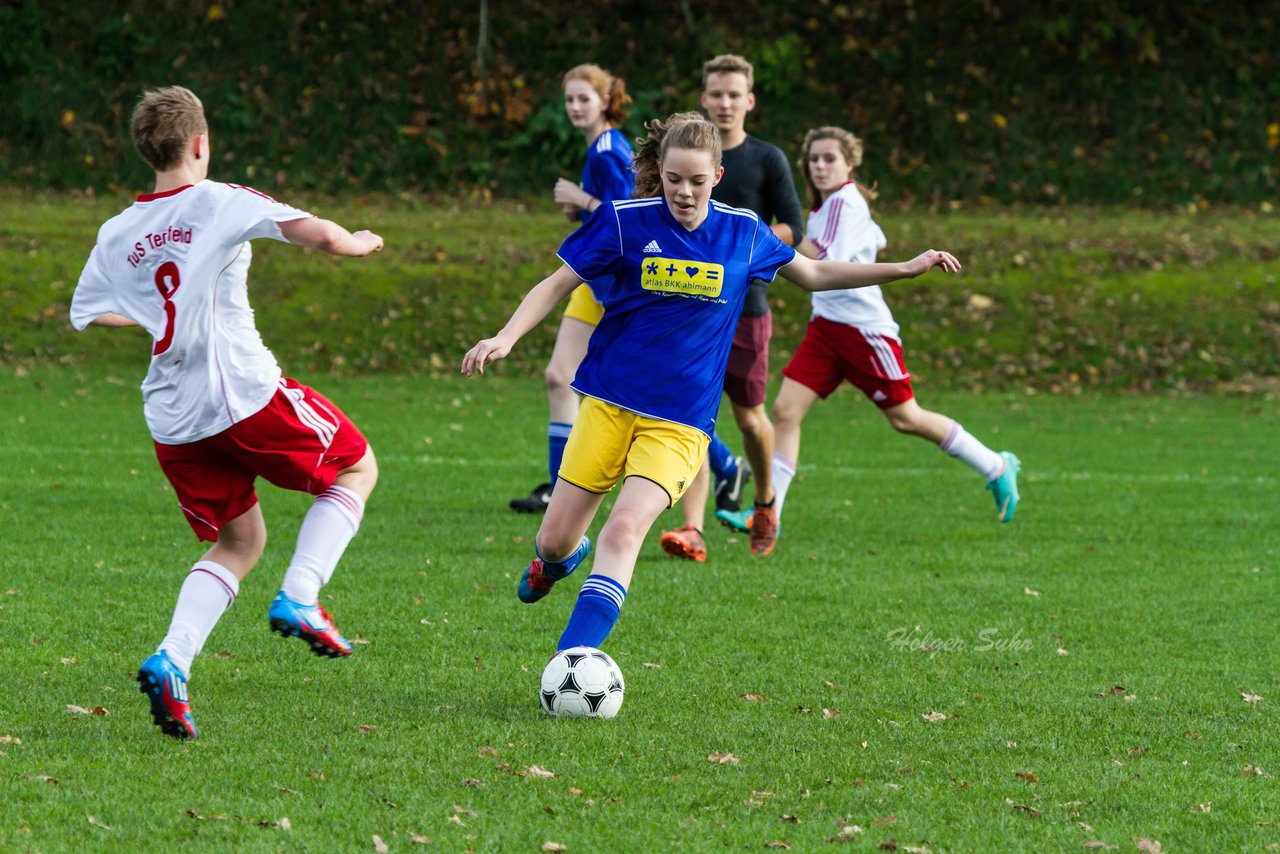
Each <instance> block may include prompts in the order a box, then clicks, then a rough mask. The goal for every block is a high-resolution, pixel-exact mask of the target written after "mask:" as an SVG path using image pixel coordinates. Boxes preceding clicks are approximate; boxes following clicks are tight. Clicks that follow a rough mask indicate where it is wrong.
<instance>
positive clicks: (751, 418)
mask: <svg viewBox="0 0 1280 854" xmlns="http://www.w3.org/2000/svg"><path fill="white" fill-rule="evenodd" d="M734 415H736V416H737V421H738V429H739V430H741V431H742V432H743V433H747V434H750V435H752V436H762V435H764V434H765V433H766V432H767V431H768V430H769V428H770V427H771V426H772V425H771V424H770V423H769V416H767V415H765V412H764V405H763V404H761V405H760V406H753V407H752V408H751V409H735V410H734Z"/></svg>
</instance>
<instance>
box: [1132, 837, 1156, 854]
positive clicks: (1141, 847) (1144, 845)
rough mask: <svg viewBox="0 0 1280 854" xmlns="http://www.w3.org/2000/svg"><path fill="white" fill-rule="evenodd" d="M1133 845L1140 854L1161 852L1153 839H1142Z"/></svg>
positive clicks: (1135, 841)
mask: <svg viewBox="0 0 1280 854" xmlns="http://www.w3.org/2000/svg"><path fill="white" fill-rule="evenodd" d="M1134 844H1135V845H1137V846H1138V851H1139V852H1140V854H1160V851H1161V848H1160V843H1159V842H1158V841H1156V840H1154V839H1147V838H1146V837H1143V838H1141V839H1137V840H1134Z"/></svg>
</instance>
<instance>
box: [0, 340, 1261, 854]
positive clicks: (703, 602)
mask: <svg viewBox="0 0 1280 854" xmlns="http://www.w3.org/2000/svg"><path fill="white" fill-rule="evenodd" d="M268 341H269V343H270V339H268ZM459 355H460V354H459ZM144 358H145V356H144V355H143V354H142V353H139V354H137V358H136V360H135V362H134V364H133V365H131V366H125V367H120V366H117V365H115V364H112V363H108V364H104V365H101V366H98V367H97V368H91V367H83V368H81V367H75V366H70V367H69V366H51V365H48V364H25V365H22V366H20V367H19V368H16V369H15V368H14V367H13V366H12V365H10V366H7V367H4V368H3V372H2V373H0V376H3V377H4V381H3V382H4V388H5V398H6V401H5V403H6V405H5V408H4V412H3V415H0V442H2V443H3V447H4V448H5V449H6V451H7V452H8V458H9V464H8V465H7V466H5V467H4V470H3V473H2V474H0V485H2V486H3V489H2V493H3V498H0V511H3V518H4V520H5V524H4V528H3V534H4V536H3V537H0V566H3V567H4V578H3V584H0V662H2V663H0V669H2V672H3V683H4V689H5V690H4V699H3V701H0V702H2V705H0V804H3V806H2V807H0V816H2V818H0V849H4V850H14V851H25V850H32V851H45V852H51V851H70V850H99V849H101V850H119V851H135V850H159V849H162V848H167V847H171V846H173V845H181V846H184V847H186V848H188V849H190V850H231V849H233V848H234V849H235V850H278V849H284V848H290V849H293V848H299V849H303V850H339V851H360V850H370V851H371V850H375V849H378V847H379V845H380V844H382V845H385V846H387V847H389V849H390V850H392V851H407V850H417V848H418V845H419V844H423V845H431V846H434V847H435V848H437V849H439V850H447V851H454V850H480V851H497V850H502V851H508V850H512V851H538V850H568V851H622V850H629V851H635V850H652V849H655V848H659V847H664V848H666V847H682V848H688V849H711V848H729V849H738V850H762V849H764V848H766V846H769V847H774V848H783V847H786V846H790V847H791V848H792V849H794V850H814V849H819V848H826V847H832V846H835V847H839V846H842V845H845V844H849V845H850V846H851V847H853V848H854V849H856V850H876V849H883V850H893V849H894V847H896V849H897V850H924V849H928V850H930V851H934V852H937V851H995V850H1024V851H1033V850H1034V851H1043V850H1064V851H1066V850H1085V849H1087V848H1090V847H1098V845H1099V844H1100V843H1106V844H1108V845H1109V846H1115V847H1117V848H1118V849H1119V850H1134V848H1135V845H1138V844H1139V843H1140V842H1141V840H1144V839H1145V840H1154V841H1156V842H1159V843H1160V844H1161V845H1162V846H1163V850H1165V851H1219V850H1247V851H1258V850H1266V849H1269V848H1274V847H1276V846H1277V845H1280V791H1278V790H1277V787H1276V784H1275V779H1276V775H1277V774H1280V763H1278V762H1277V761H1276V757H1277V755H1278V754H1277V753H1276V747H1275V746H1276V744H1277V743H1280V723H1278V722H1277V717H1276V714H1275V709H1276V705H1277V703H1278V702H1280V685H1278V684H1277V679H1276V662H1277V661H1280V640H1278V639H1277V636H1276V617H1275V603H1276V602H1277V601H1280V580H1278V575H1280V558H1278V556H1277V552H1278V550H1280V535H1278V534H1277V528H1276V524H1275V495H1276V491H1277V485H1278V478H1280V475H1278V474H1277V473H1278V472H1280V446H1278V445H1277V443H1276V442H1275V436H1276V434H1277V430H1278V429H1280V404H1277V403H1276V402H1275V401H1274V400H1262V399H1247V398H1240V397H1219V396H1204V397H1185V398H1167V397H1154V396H1126V395H1103V394H1083V395H1079V396H1075V397H1067V396H1049V395H1031V394H1027V393H1025V392H1022V391H1019V392H1017V393H999V394H997V393H988V394H981V395H978V394H969V393H958V392H950V393H945V394H943V393H938V394H931V393H930V390H929V387H928V386H927V385H924V386H921V387H920V388H919V392H920V395H921V400H922V403H924V405H926V406H928V407H930V408H935V409H938V410H941V411H943V412H946V413H948V414H951V415H953V416H955V417H957V418H959V419H960V420H962V421H963V422H964V423H965V424H966V426H967V427H968V428H969V429H970V430H971V431H972V432H974V433H975V434H976V435H978V436H980V437H985V438H988V439H990V440H991V441H992V443H993V444H995V445H997V446H999V447H1007V448H1010V449H1013V450H1016V451H1017V452H1018V453H1019V455H1020V456H1021V457H1022V460H1023V463H1024V478H1023V482H1022V493H1023V505H1022V508H1021V509H1020V510H1019V513H1018V518H1017V519H1016V520H1015V521H1014V522H1013V523H1012V524H1009V525H1005V526H1001V525H998V524H996V523H995V521H994V518H993V516H994V511H993V506H992V505H991V502H990V497H989V495H988V493H986V492H985V491H984V490H983V489H982V485H981V483H980V482H979V480H978V479H977V478H976V477H975V476H974V475H973V474H972V472H970V471H969V470H967V469H966V468H964V467H963V466H962V465H960V464H958V463H956V462H955V461H952V460H949V459H948V458H946V457H945V456H944V455H943V454H941V453H939V452H938V451H937V450H936V449H934V448H931V447H929V446H927V445H926V444H925V443H923V442H919V441H917V440H912V439H908V438H903V437H899V436H897V435H895V434H893V433H892V431H890V430H889V429H888V428H887V427H886V426H885V425H884V424H883V423H882V419H880V417H879V416H878V415H877V414H876V413H875V412H874V410H873V408H872V407H871V406H870V405H869V404H867V403H866V402H865V401H864V400H862V399H860V397H859V396H858V395H856V394H854V393H850V392H849V391H847V390H846V391H841V392H840V393H838V394H837V395H836V396H835V398H834V399H833V400H832V401H831V402H828V403H826V404H824V405H820V406H818V407H816V408H815V410H814V412H813V414H812V415H811V416H810V419H809V420H808V421H807V422H806V432H805V446H804V453H803V458H802V460H801V471H800V479H799V480H798V481H797V482H796V484H795V485H794V486H793V488H792V491H791V493H790V496H789V498H788V502H787V507H786V514H785V516H784V522H783V535H782V539H781V540H780V543H779V546H778V549H777V551H775V553H774V554H773V555H771V556H770V557H768V558H765V559H758V558H753V557H751V556H750V555H749V554H748V551H747V546H746V542H745V539H744V538H741V537H733V536H731V535H729V534H728V533H727V532H725V531H723V529H719V530H714V531H709V532H708V534H709V537H708V539H709V544H710V548H711V556H710V559H709V560H708V562H707V563H705V564H701V565H694V564H685V563H679V562H676V561H674V560H672V559H670V558H668V557H666V556H665V555H664V554H663V553H662V552H661V550H660V549H659V547H658V544H657V532H656V531H655V532H654V533H653V534H652V535H651V537H650V541H649V543H648V544H647V545H646V547H645V549H644V551H643V553H642V556H641V559H640V562H639V565H638V567H637V570H636V580H635V582H634V584H633V587H632V589H631V591H630V596H629V598H628V601H627V604H626V606H625V608H624V609H623V614H622V617H621V620H620V622H619V624H618V626H617V628H616V629H615V631H614V633H613V635H612V636H611V637H610V638H609V640H608V641H607V643H606V644H605V647H606V649H607V650H608V651H610V652H611V653H612V655H613V656H614V657H615V658H616V659H617V660H618V662H619V664H620V665H621V667H622V669H623V671H624V673H625V675H626V678H627V697H626V702H625V704H624V706H623V709H622V712H621V714H620V715H619V717H618V718H616V719H615V720H613V721H608V722H604V721H565V720H556V719H551V718H548V717H547V716H545V715H544V714H543V713H542V711H541V710H540V709H539V706H538V703H537V697H536V690H537V677H538V673H539V672H540V670H541V667H542V665H543V663H544V662H545V661H546V659H547V656H548V655H549V654H550V652H551V650H552V649H553V645H554V643H555V640H556V639H557V637H558V636H559V633H560V631H561V629H562V628H563V624H564V621H565V620H566V619H567V616H568V613H569V609H570V607H571V605H572V601H573V598H574V595H575V593H576V590H577V587H578V586H579V584H580V583H581V579H580V578H579V577H578V576H575V577H574V578H573V579H570V580H569V581H567V582H565V583H564V584H563V585H562V588H558V589H557V590H556V591H555V592H554V593H553V594H552V595H551V596H550V597H549V598H548V599H546V600H545V601H544V602H542V603H539V604H538V605H535V606H525V605H522V604H520V603H519V602H518V601H517V600H516V598H515V596H514V587H515V583H516V580H517V578H518V574H519V572H520V570H521V569H522V568H523V566H524V565H525V563H527V561H528V559H529V558H530V556H531V548H532V547H531V538H532V536H533V534H534V532H535V530H536V525H537V522H536V520H534V519H532V518H530V517H527V516H517V515H515V514H512V513H510V512H509V511H508V510H507V509H506V506H505V504H506V500H507V499H508V498H510V497H512V496H514V495H517V494H522V493H523V492H524V491H525V490H526V489H527V488H528V487H529V486H530V485H532V484H533V483H535V482H537V480H538V479H539V475H540V473H541V471H542V464H541V460H542V459H543V454H544V451H543V440H542V430H543V412H544V402H543V398H542V392H541V389H540V386H539V384H538V383H537V382H536V381H532V380H530V379H528V378H527V377H525V376H523V375H518V372H517V371H514V370H510V371H501V370H500V371H498V375H496V376H493V375H491V376H488V377H486V378H484V379H483V380H472V381H466V380H463V379H461V378H459V377H456V376H448V375H442V376H440V377H437V378H428V377H420V378H406V377H396V376H385V377H377V378H368V379H354V378H337V379H335V378H332V377H326V376H323V375H314V374H306V373H301V372H299V374H298V376H299V378H300V379H302V380H303V381H306V382H313V383H314V384H315V385H317V386H318V387H319V388H321V389H323V390H324V391H326V392H327V393H329V394H330V396H332V397H333V398H334V399H335V400H337V401H338V402H339V403H340V404H341V405H342V406H343V407H344V408H345V409H346V410H347V411H348V412H349V413H350V414H351V415H352V417H353V418H354V419H355V420H356V422H357V423H358V424H360V425H361V426H362V427H363V429H364V430H365V432H366V433H367V434H368V436H369V437H370V439H371V441H372V442H373V444H374V446H375V448H376V450H377V451H378V453H379V458H380V462H381V468H382V480H381V484H380V486H379V488H378V490H377V491H376V492H375V494H374V497H373V499H372V501H371V502H370V505H369V511H368V515H367V517H366V521H365V525H364V527H363V529H362V531H361V533H360V535H359V537H358V538H357V539H356V540H355V541H354V542H353V544H352V546H351V548H350V550H349V551H348V553H347V557H346V559H345V560H344V562H343V564H342V565H341V566H340V567H339V569H338V572H337V574H336V576H335V578H334V581H333V582H332V583H331V584H330V585H329V586H328V587H327V588H326V589H325V591H324V598H325V603H326V605H327V606H328V607H329V609H330V611H331V612H333V613H334V615H335V617H336V619H337V621H338V624H339V626H341V627H342V629H343V630H344V632H345V633H346V634H347V636H348V637H351V638H353V639H355V638H358V639H359V645H358V646H357V652H356V655H355V656H354V657H353V658H351V659H349V660H343V661H330V660H320V659H316V658H314V657H313V656H311V655H310V654H309V653H308V651H307V650H306V648H305V647H304V646H303V645H302V644H300V643H298V642H297V641H286V640H283V639H281V638H279V637H278V636H275V635H272V634H270V633H269V632H268V630H267V621H266V608H267V604H268V602H269V600H270V598H271V596H272V595H273V594H274V593H275V591H276V589H277V587H278V584H279V580H280V575H281V573H282V572H283V568H284V564H285V562H286V561H287V560H288V557H289V554H290V552H291V548H292V542H293V537H294V535H295V533H296V530H297V525H298V523H299V521H300V519H301V517H302V515H303V513H305V511H306V508H307V506H308V499H307V498H306V497H305V496H300V495H296V494H289V493H282V492H279V491H277V490H274V489H272V488H271V487H265V488H264V490H263V494H262V500H263V504H264V509H265V511H266V514H267V519H268V525H269V527H270V529H271V531H272V536H273V539H272V541H271V542H270V543H269V545H268V548H267V553H266V555H265V557H264V559H263V561H262V563H261V565H260V566H259V568H258V569H257V570H256V571H255V573H254V574H253V575H251V576H250V577H249V578H248V579H247V580H246V582H245V584H244V585H243V587H242V589H241V594H240V597H239V601H238V602H237V603H236V605H235V607H234V608H233V609H232V610H231V611H229V612H228V613H227V615H226V616H225V617H224V618H223V620H222V622H221V623H220V625H219V626H218V628H217V629H216V631H215V632H214V635H213V637H212V638H211V639H210V641H209V644H208V646H207V647H206V649H205V652H204V654H203V655H202V656H201V658H200V659H199V660H198V661H197V662H196V666H195V669H194V673H193V679H192V684H191V692H192V703H193V707H194V710H195V714H196V719H197V723H198V725H199V727H200V730H201V738H200V739H199V740H198V741H195V742H188V743H182V742H176V741H173V740H171V739H168V738H165V737H163V736H161V735H160V734H159V732H158V730H157V729H156V728H155V727H154V726H153V725H152V724H151V722H150V716H149V714H148V711H147V704H146V701H145V700H144V698H143V697H142V695H141V694H140V693H138V691H137V688H136V685H135V683H134V682H133V679H132V675H133V671H134V670H135V669H136V667H137V666H138V664H139V663H140V662H141V661H142V659H143V658H145V657H146V655H148V654H149V653H150V652H151V650H152V649H153V648H154V646H155V644H156V643H157V642H158V641H159V639H160V638H161V636H162V635H163V633H164V630H165V627H166V626H167V624H168V619H169V615H170V612H171V609H172V605H173V601H174V598H175V596H176V593H177V590H178V587H179V585H180V584H181V580H182V578H183V575H184V573H185V571H186V569H187V568H188V567H189V565H190V563H191V562H192V561H193V560H194V559H195V558H196V557H197V556H198V554H199V553H200V548H199V547H198V546H197V544H196V542H195V540H194V538H193V537H192V536H191V535H190V533H189V531H188V529H187V527H186V525H185V522H184V521H183V519H182V517H181V514H180V512H179V511H178V509H177V507H176V505H175V503H174V501H173V497H172V493H171V492H170V490H169V489H168V487H167V485H166V484H165V482H164V480H163V477H162V476H161V474H160V472H159V469H158V467H157V465H156V464H155V460H154V458H153V456H152V454H151V451H150V446H149V442H148V437H147V433H146V429H145V427H144V425H143V422H142V416H141V411H140V403H139V400H138V394H137V383H138V381H139V380H140V377H141V373H142V371H143V360H144ZM286 367H288V364H287V362H286ZM731 420H732V419H728V418H726V420H725V421H726V423H727V422H728V421H731ZM726 432H727V433H728V434H729V435H730V437H732V438H736V435H735V434H734V431H733V429H732V428H729V429H728V430H727V431H726ZM676 519H677V515H676V514H675V513H671V514H669V515H668V516H667V517H664V520H663V522H664V523H665V524H666V525H667V526H668V527H672V526H674V525H676V524H678V523H677V521H676ZM598 528H599V525H598V524H597V525H595V526H593V529H592V532H593V533H595V531H597V530H598ZM585 574H586V573H585V572H580V573H579V575H580V576H585ZM1259 697H1260V698H1261V699H1257V698H1259ZM71 706H77V707H81V708H83V709H87V710H93V709H95V708H97V707H101V708H102V709H104V710H106V711H107V712H109V715H105V714H103V715H95V714H81V713H77V712H75V711H69V708H70V707H71ZM935 718H936V719H935ZM727 754H731V755H732V756H731V758H730V757H728V756H727ZM713 760H714V761H713ZM721 760H723V761H721ZM1255 770H1256V771H1259V772H1260V773H1255ZM544 772H549V773H550V774H551V775H554V776H549V775H546V774H544ZM855 828H856V829H855ZM427 840H430V841H429V842H428V841H427ZM891 841H892V844H891ZM551 842H554V843H558V844H560V845H562V846H564V848H563V849H559V848H552V847H550V846H548V845H547V843H551Z"/></svg>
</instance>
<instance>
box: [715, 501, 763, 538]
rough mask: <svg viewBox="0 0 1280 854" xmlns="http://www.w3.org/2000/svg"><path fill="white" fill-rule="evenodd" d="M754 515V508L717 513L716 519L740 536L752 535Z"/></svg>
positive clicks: (718, 511)
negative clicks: (752, 518)
mask: <svg viewBox="0 0 1280 854" xmlns="http://www.w3.org/2000/svg"><path fill="white" fill-rule="evenodd" d="M754 515H755V509H754V508H752V507H747V508H745V509H743V510H717V511H716V518H717V519H719V520H720V524H721V525H724V526H725V527H726V528H728V529H730V530H732V531H737V532H738V533H739V534H749V533H751V517H752V516H754Z"/></svg>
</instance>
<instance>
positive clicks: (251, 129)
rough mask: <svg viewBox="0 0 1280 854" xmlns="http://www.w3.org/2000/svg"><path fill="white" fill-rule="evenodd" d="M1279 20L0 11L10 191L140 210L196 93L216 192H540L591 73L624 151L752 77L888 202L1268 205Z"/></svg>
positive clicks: (998, 6)
mask: <svg viewBox="0 0 1280 854" xmlns="http://www.w3.org/2000/svg"><path fill="white" fill-rule="evenodd" d="M1277 19H1280V5H1278V4H1276V3H1274V2H1271V3H1244V4H1237V5H1231V4H1220V3H1215V2H1209V0H1182V2H1179V3H1154V2H1152V3H1143V2H1132V3H1121V4H1116V3H1110V2H1102V0H1078V1H1077V0H1072V2H1066V1H1065V0H1062V2H1042V3H1031V4H1028V3H1020V2H1012V0H915V1H914V2H912V0H905V2H904V0H863V2H856V3H855V2H848V3H845V2H836V0H771V1H770V2H767V3H766V2H753V0H703V1H702V2H698V0H661V2H640V0H593V2H591V3H570V2H563V1H562V0H492V2H490V0H470V1H469V2H429V3H406V2H403V0H359V1H358V2H357V0H342V2H334V0H329V2H283V3H281V2H265V0H219V2H213V3H200V2H197V3H194V4H192V3H189V2H181V3H180V2H170V0H159V2H148V3H140V2H114V3H93V4H88V3H69V2H33V0H25V2H17V3H8V4H5V5H0V86H2V87H3V91H4V92H5V103H6V109H4V110H2V111H0V181H3V182H5V183H10V184H18V185H23V186H31V187H50V188H59V189H62V188H95V189H106V188H125V189H134V188H136V187H137V186H139V185H142V184H145V183H146V181H147V180H148V178H149V174H148V172H147V170H146V168H145V167H144V166H143V165H142V164H141V162H140V161H138V159H137V158H136V157H135V156H134V154H133V152H132V148H131V144H130V142H129V139H128V117H129V112H130V110H131V109H132V106H133V104H134V103H135V102H136V100H137V98H138V95H139V94H140V92H141V91H142V90H143V89H144V88H147V87H152V86H159V85H165V84H170V83H180V84H182V85H185V86H188V87H190V88H192V89H193V90H195V91H196V92H197V93H198V94H199V95H200V96H201V98H202V99H203V100H204V103H205V107H206V112H207V113H208V115H209V118H210V123H211V126H212V129H213V131H214V134H215V146H216V150H215V155H216V156H218V157H220V158H221V161H220V162H219V163H218V164H217V167H216V170H215V173H216V176H217V177H218V178H220V179H222V180H231V181H242V182H246V183H252V184H254V185H255V186H259V187H262V188H264V189H268V190H270V189H273V188H275V187H284V186H288V187H290V188H291V189H298V188H308V189H316V190H324V191H344V190H391V191H414V192H428V193H431V192H445V191H449V192H455V191H457V190H458V189H459V188H463V189H466V190H470V191H478V192H480V193H482V194H487V193H493V194H497V195H503V196H521V195H529V194H535V193H536V194H538V195H544V194H545V190H546V188H547V187H548V186H549V185H550V182H551V181H552V180H554V178H555V177H556V176H558V175H562V174H563V175H574V176H576V174H577V169H578V166H579V164H580V158H581V156H582V149H583V145H582V140H581V138H580V136H579V135H578V134H577V132H576V131H574V130H573V128H572V127H571V126H569V124H568V122H567V120H566V119H565V118H564V115H563V109H562V106H561V98H560V78H561V75H562V74H563V72H564V71H565V70H567V69H568V68H570V67H571V66H573V65H575V64H577V63H579V62H586V61H595V62H598V63H600V64H601V65H603V66H605V67H606V68H608V69H610V70H611V71H613V72H615V73H617V74H620V75H622V76H624V77H625V78H626V80H627V82H628V85H629V88H630V90H631V92H632V94H633V95H634V97H635V98H636V104H635V105H634V109H633V116H632V118H631V119H630V120H629V121H628V126H627V127H626V130H628V131H631V132H638V130H639V126H640V122H641V121H642V120H644V119H646V118H649V117H652V116H657V115H665V114H666V113H669V112H671V111H673V110H676V109H687V108H696V105H697V98H698V92H699V89H700V67H701V63H702V61H703V60H704V59H706V58H708V57H710V56H712V55H714V54H716V53H722V52H736V53H741V54H743V55H745V56H746V57H747V58H748V59H750V60H751V61H752V62H753V63H754V64H755V67H756V77H757V80H756V93H757V98H758V106H757V108H756V111H755V112H754V113H753V114H752V116H751V117H750V119H749V122H748V129H749V130H750V131H752V132H754V133H756V134H758V135H759V136H761V137H763V138H765V139H768V140H770V141H773V142H776V143H777V144H779V145H781V146H782V147H783V148H784V150H786V151H787V152H788V155H789V156H791V157H793V158H794V156H795V155H796V154H797V152H798V148H799V141H800V139H801V138H802V136H803V134H804V132H805V130H807V129H808V128H810V127H814V126H817V125H821V124H838V125H842V126H845V127H848V128H850V129H851V130H853V131H854V132H856V133H858V134H859V135H860V136H862V137H863V138H864V140H865V141H866V150H867V153H866V158H865V161H864V165H863V167H862V169H861V175H862V176H863V177H864V179H866V180H868V181H874V182H878V183H879V184H880V187H881V190H882V191H883V192H884V194H885V196H886V201H890V200H892V201H894V202H900V203H911V202H913V201H916V202H927V203H939V202H947V201H952V200H966V201H988V200H990V201H998V202H1030V203H1038V204H1043V203H1061V202H1067V201H1070V202H1107V203H1115V202H1124V203H1130V204H1138V205H1157V204H1164V203H1170V202H1177V203H1185V202H1188V201H1207V202H1211V203H1219V202H1226V203H1246V202H1265V201H1268V200H1274V199H1275V197H1276V190H1277V183H1278V182H1280V167H1278V165H1277V163H1278V160H1280V67H1277V66H1278V63H1277V50H1276V45H1277V43H1280V38H1278V33H1277V29H1276V26H1275V25H1276V22H1277Z"/></svg>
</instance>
